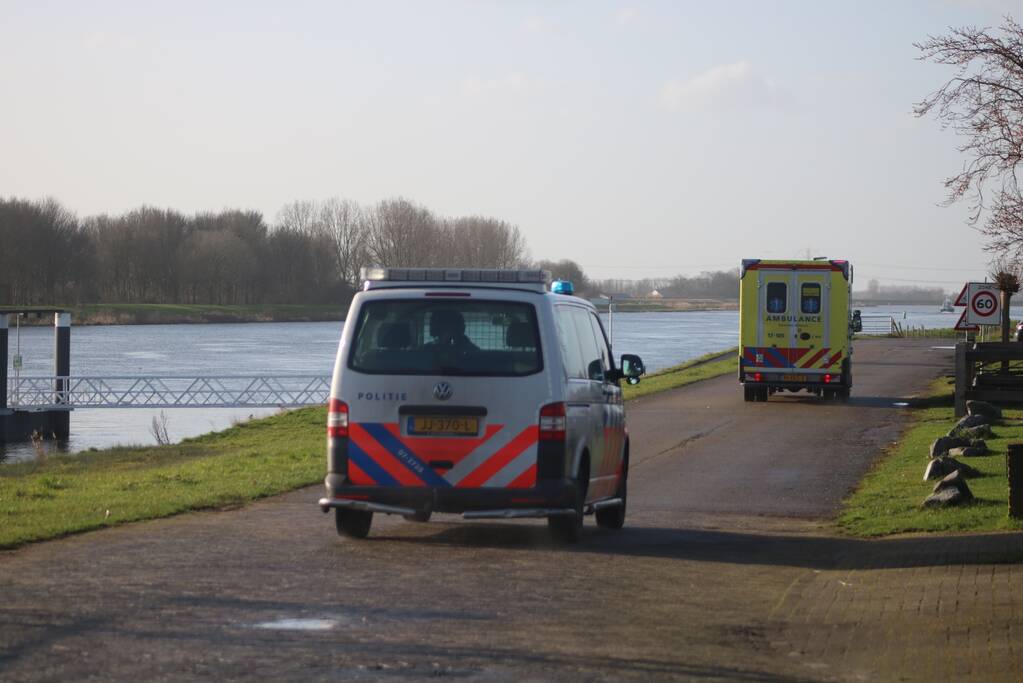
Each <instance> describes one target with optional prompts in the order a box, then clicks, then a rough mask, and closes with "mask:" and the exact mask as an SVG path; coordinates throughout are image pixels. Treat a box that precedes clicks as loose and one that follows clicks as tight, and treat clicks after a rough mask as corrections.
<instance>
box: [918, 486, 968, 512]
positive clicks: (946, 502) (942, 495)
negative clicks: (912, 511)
mask: <svg viewBox="0 0 1023 683" xmlns="http://www.w3.org/2000/svg"><path fill="white" fill-rule="evenodd" d="M964 502H966V500H965V499H964V498H963V494H961V493H960V492H959V489H942V490H941V491H939V492H938V493H932V494H931V495H929V496H927V497H926V498H924V502H923V503H922V506H923V507H925V508H944V507H953V506H955V505H959V504H961V503H964Z"/></svg>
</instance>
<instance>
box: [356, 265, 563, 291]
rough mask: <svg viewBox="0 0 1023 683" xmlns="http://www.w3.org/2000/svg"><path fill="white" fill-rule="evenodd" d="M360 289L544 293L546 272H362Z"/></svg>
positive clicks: (374, 268) (379, 269)
mask: <svg viewBox="0 0 1023 683" xmlns="http://www.w3.org/2000/svg"><path fill="white" fill-rule="evenodd" d="M361 276H362V280H363V281H364V283H365V284H364V285H363V289H378V288H382V287H419V286H428V287H429V286H438V285H441V286H443V285H449V286H450V285H454V286H459V285H461V286H472V287H477V286H485V287H510V288H514V289H529V290H532V291H541V292H542V291H545V290H546V289H547V283H548V282H550V279H551V274H550V271H546V270H540V269H517V268H385V267H380V266H372V267H369V268H363V269H362V272H361Z"/></svg>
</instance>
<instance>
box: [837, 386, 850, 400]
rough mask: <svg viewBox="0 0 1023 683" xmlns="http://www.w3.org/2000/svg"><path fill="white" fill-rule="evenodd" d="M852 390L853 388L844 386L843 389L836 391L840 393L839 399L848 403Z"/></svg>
mask: <svg viewBox="0 0 1023 683" xmlns="http://www.w3.org/2000/svg"><path fill="white" fill-rule="evenodd" d="M851 391H852V390H851V389H850V388H849V387H842V388H841V389H837V390H836V392H835V393H837V394H838V400H839V401H841V402H842V403H848V402H849V393H850V392H851Z"/></svg>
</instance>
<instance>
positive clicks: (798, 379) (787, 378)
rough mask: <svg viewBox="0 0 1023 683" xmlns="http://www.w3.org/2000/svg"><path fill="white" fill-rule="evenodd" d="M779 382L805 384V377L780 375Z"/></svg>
mask: <svg viewBox="0 0 1023 683" xmlns="http://www.w3.org/2000/svg"><path fill="white" fill-rule="evenodd" d="M781 381H783V382H805V381H806V375H782V376H781Z"/></svg>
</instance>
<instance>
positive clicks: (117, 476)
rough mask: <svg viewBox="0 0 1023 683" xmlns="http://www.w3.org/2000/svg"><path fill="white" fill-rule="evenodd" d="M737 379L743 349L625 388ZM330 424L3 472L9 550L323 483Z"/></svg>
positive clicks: (273, 428) (60, 459)
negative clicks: (726, 377) (723, 377)
mask: <svg viewBox="0 0 1023 683" xmlns="http://www.w3.org/2000/svg"><path fill="white" fill-rule="evenodd" d="M723 354H725V355H726V357H725V358H724V359H723V360H714V359H715V358H717V357H719V356H721V355H723ZM735 371H736V350H735V349H731V350H729V351H726V352H718V353H711V354H707V355H705V356H701V357H700V358H695V359H693V360H691V361H689V362H687V363H683V364H682V365H678V366H675V367H672V368H667V369H665V370H661V371H660V372H656V373H653V374H651V375H649V376H647V377H644V378H643V381H642V382H641V383H640V384H638V385H636V386H628V385H626V388H625V396H626V399H627V400H631V399H634V398H638V397H640V396H648V395H650V394H653V393H656V392H659V391H667V390H668V389H674V388H676V387H680V386H683V385H686V384H691V383H692V382H697V381H700V380H702V379H708V378H710V377H716V376H718V375H722V374H727V373H731V372H735ZM325 424H326V412H325V409H324V408H319V407H317V408H304V409H301V410H295V411H290V412H287V413H282V414H280V415H275V416H273V417H268V418H264V419H261V420H252V421H250V422H246V423H243V424H240V425H237V426H235V427H232V428H230V429H227V430H224V431H222V432H215V433H211V434H206V435H203V436H200V437H196V438H194V439H187V440H185V441H183V442H182V443H180V444H174V445H170V446H156V447H148V448H143V447H134V448H111V449H106V450H102V451H87V452H85V453H79V454H77V455H73V456H50V457H47V458H44V459H42V460H38V461H34V462H28V463H16V464H10V465H4V466H2V467H0V548H13V547H17V546H19V545H24V544H25V543H30V542H33V541H43V540H47V539H52V538H58V537H60V536H66V535H68V534H73V533H80V532H83V531H91V530H93V529H100V528H103V527H109V526H116V525H118V524H124V523H127V522H135V521H140V520H146V519H156V518H158V517H169V516H171V515H176V514H180V513H183V512H189V511H193V510H202V509H208V508H222V507H225V506H233V505H241V504H243V503H246V502H249V501H252V500H255V499H257V498H263V497H266V496H272V495H276V494H279V493H284V492H286V491H291V490H294V489H297V488H301V487H303V486H308V485H310V484H315V483H317V482H319V481H321V480H322V479H323V474H324V467H325V463H324V450H323V448H324V431H325V428H324V425H325Z"/></svg>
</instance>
